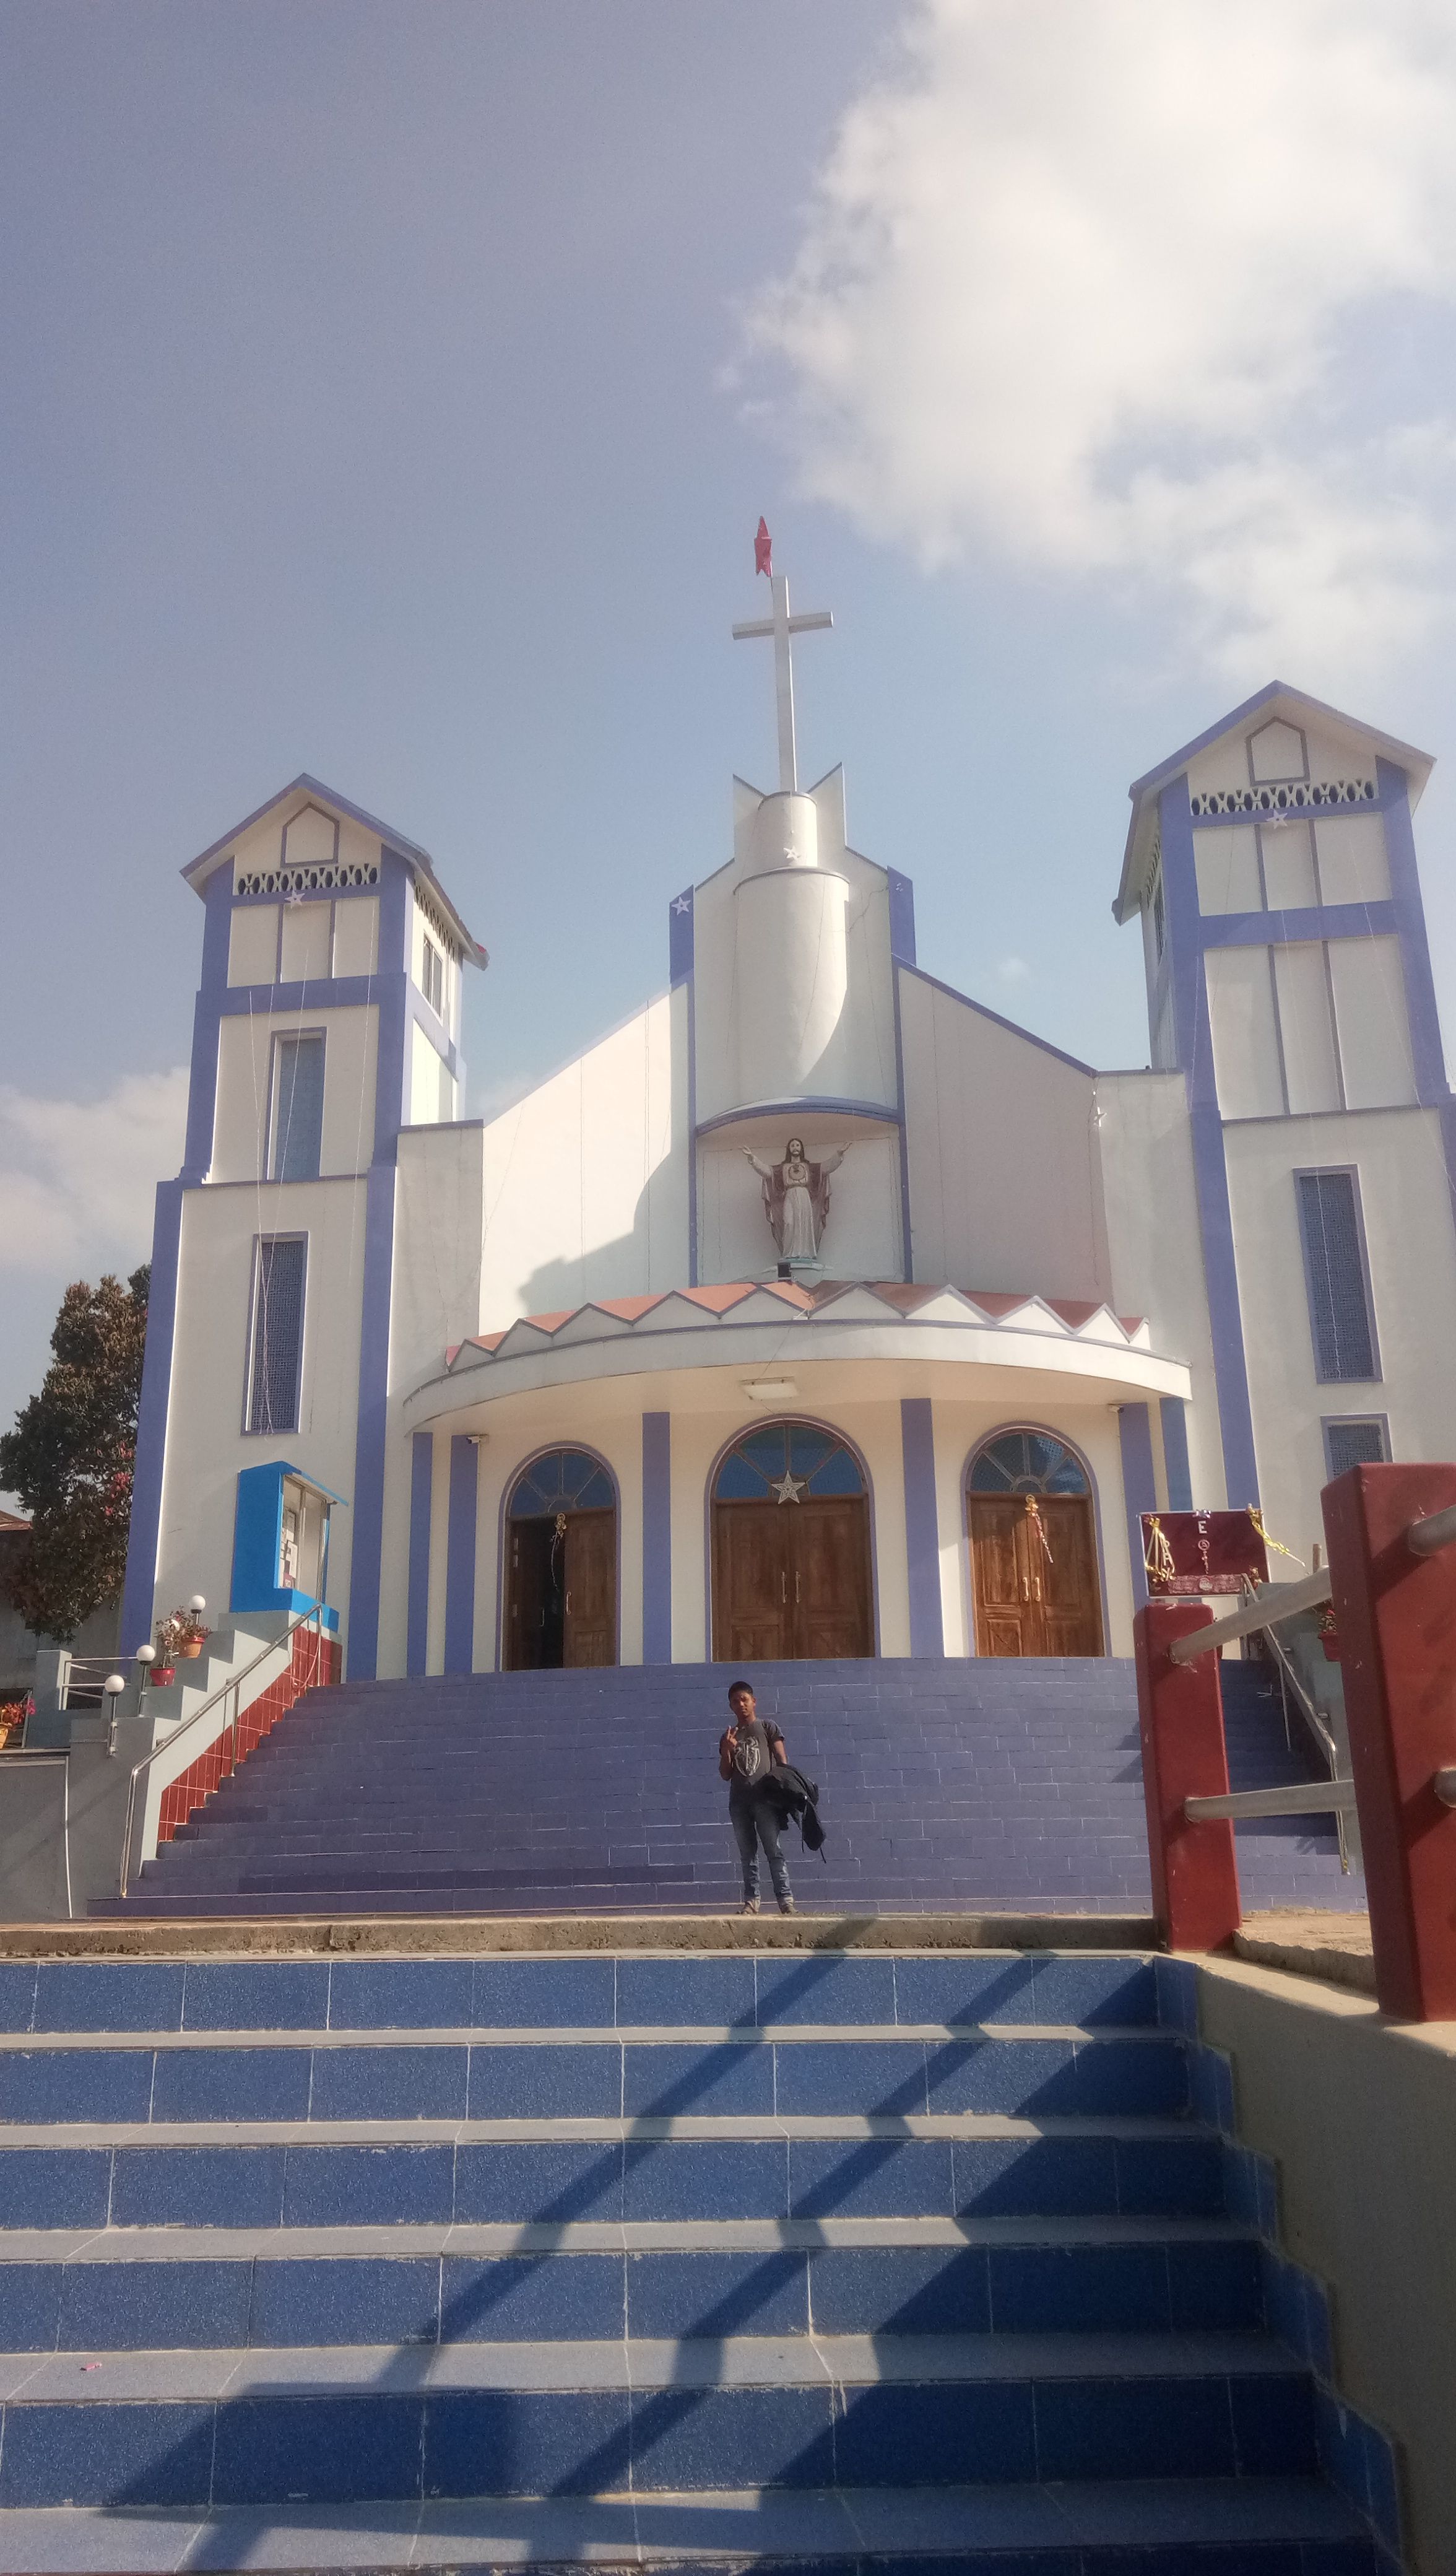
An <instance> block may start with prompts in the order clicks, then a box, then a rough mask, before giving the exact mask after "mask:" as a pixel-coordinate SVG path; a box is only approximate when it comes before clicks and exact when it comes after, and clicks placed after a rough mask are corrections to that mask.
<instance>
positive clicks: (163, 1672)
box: [149, 1664, 176, 1690]
mask: <svg viewBox="0 0 1456 2576" xmlns="http://www.w3.org/2000/svg"><path fill="white" fill-rule="evenodd" d="M175 1679H176V1675H175V1673H174V1672H173V1670H172V1667H171V1665H170V1664H153V1666H152V1670H151V1679H150V1684H149V1687H150V1688H151V1689H152V1690H162V1689H164V1688H165V1686H166V1684H167V1683H168V1682H170V1681H174V1680H175Z"/></svg>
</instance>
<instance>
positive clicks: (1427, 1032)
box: [1371, 760, 1447, 1108]
mask: <svg viewBox="0 0 1456 2576" xmlns="http://www.w3.org/2000/svg"><path fill="white" fill-rule="evenodd" d="M1375 772H1376V776H1377V778H1378V779H1379V782H1380V793H1381V798H1382V801H1383V800H1385V799H1386V798H1387V797H1388V798H1389V803H1388V804H1387V806H1386V814H1385V850H1386V858H1387V860H1388V863H1389V867H1390V892H1391V904H1390V910H1391V913H1392V916H1393V927H1394V930H1395V934H1396V937H1397V938H1398V939H1399V941H1400V962H1401V965H1402V966H1403V967H1404V969H1405V1000H1406V1011H1407V1015H1408V1017H1409V1020H1410V1036H1411V1063H1412V1066H1413V1069H1414V1072H1415V1077H1416V1097H1417V1099H1418V1100H1419V1101H1420V1102H1421V1104H1422V1106H1423V1107H1425V1108H1430V1107H1431V1106H1432V1105H1433V1104H1434V1103H1436V1102H1437V1101H1442V1100H1444V1099H1445V1098H1446V1096H1447V1093H1446V1057H1445V1050H1444V1049H1443V1047H1442V1044H1441V1019H1440V1013H1439V1012H1438V1010H1437V1008H1436V986H1435V979H1434V977H1433V976H1432V973H1431V951H1430V946H1429V943H1428V941H1427V938H1426V912H1425V906H1424V904H1423V903H1422V901H1421V880H1420V873H1419V871H1418V869H1417V866H1416V844H1415V835H1414V833H1413V832H1412V830H1411V818H1410V798H1409V796H1408V794H1407V792H1406V780H1405V772H1404V771H1403V770H1400V769H1397V768H1396V767H1395V766H1394V765H1393V763H1392V762H1390V761H1388V760H1378V761H1377V762H1376V764H1375ZM1374 908H1375V907H1374V906H1372V907H1371V909H1372V911H1373V910H1374Z"/></svg>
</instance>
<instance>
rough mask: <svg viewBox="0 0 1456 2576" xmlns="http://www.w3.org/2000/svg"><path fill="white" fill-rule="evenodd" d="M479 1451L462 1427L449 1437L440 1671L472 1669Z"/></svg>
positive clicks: (471, 1670)
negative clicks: (443, 1669)
mask: <svg viewBox="0 0 1456 2576" xmlns="http://www.w3.org/2000/svg"><path fill="white" fill-rule="evenodd" d="M479 1495H480V1452H479V1450H478V1449H477V1448H476V1445H475V1443H474V1441H473V1440H472V1439H471V1438H470V1436H469V1434H468V1433H467V1432H463V1431H457V1432H456V1433H455V1435H454V1437H453V1438H452V1440H451V1442H450V1520H449V1526H448V1528H447V1530H446V1533H445V1670H446V1672H447V1673H469V1672H473V1671H474V1669H475V1516H476V1510H477V1506H478V1501H479Z"/></svg>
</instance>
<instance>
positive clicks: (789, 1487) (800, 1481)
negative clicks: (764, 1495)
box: [769, 1467, 809, 1503]
mask: <svg viewBox="0 0 1456 2576" xmlns="http://www.w3.org/2000/svg"><path fill="white" fill-rule="evenodd" d="M808 1481H809V1480H808V1478H807V1476H796V1475H795V1474H794V1471H793V1469H792V1467H786V1468H785V1469H784V1472H783V1475H782V1477H781V1478H780V1480H779V1482H778V1484H776V1485H775V1484H774V1483H773V1482H772V1481H770V1484H769V1492H770V1493H771V1494H777V1496H778V1498H779V1501H780V1502H781V1503H796V1502H797V1501H798V1499H799V1496H800V1495H801V1494H802V1492H803V1490H804V1487H805V1485H806V1484H807V1483H808Z"/></svg>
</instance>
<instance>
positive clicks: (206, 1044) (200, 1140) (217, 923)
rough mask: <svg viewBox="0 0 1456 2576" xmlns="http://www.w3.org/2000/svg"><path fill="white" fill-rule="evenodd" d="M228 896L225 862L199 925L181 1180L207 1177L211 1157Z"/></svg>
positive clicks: (210, 885) (206, 896)
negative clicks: (198, 977) (198, 974)
mask: <svg viewBox="0 0 1456 2576" xmlns="http://www.w3.org/2000/svg"><path fill="white" fill-rule="evenodd" d="M232 899H233V872H232V867H231V864H229V865H228V866H227V867H223V868H218V869H217V870H216V871H215V872H214V874H213V875H212V876H211V877H210V878H209V879H208V882H207V885H206V886H205V888H204V889H203V896H202V900H203V902H204V904H205V905H206V907H207V917H206V920H205V921H204V924H203V930H202V979H201V982H200V984H199V985H198V989H197V999H196V1001H195V1002H194V1004H193V1006H192V1070H191V1074H190V1076H189V1079H188V1084H187V1142H186V1144H185V1146H184V1147H183V1150H182V1172H181V1178H182V1179H183V1180H184V1181H202V1180H205V1179H206V1178H207V1174H208V1171H209V1168H210V1166H211V1163H212V1132H213V1124H214V1121H215V1118H216V1115H217V1049H218V1023H219V1020H220V1017H221V1014H222V1011H223V1010H224V1008H225V1007H226V1000H227V977H228V948H229V944H230V941H231V937H232Z"/></svg>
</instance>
